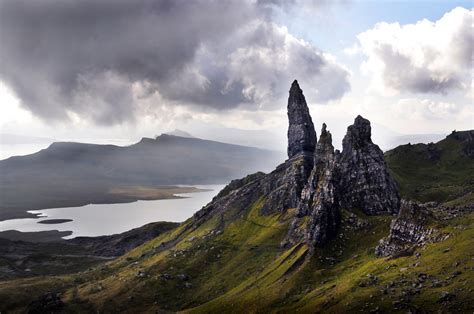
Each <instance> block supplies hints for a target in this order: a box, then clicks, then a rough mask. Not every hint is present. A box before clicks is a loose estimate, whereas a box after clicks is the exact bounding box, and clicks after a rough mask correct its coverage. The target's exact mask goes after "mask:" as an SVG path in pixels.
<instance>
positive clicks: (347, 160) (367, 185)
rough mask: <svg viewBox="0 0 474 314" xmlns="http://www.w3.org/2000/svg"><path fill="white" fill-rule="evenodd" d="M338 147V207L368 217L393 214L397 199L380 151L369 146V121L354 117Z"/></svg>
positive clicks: (395, 211)
mask: <svg viewBox="0 0 474 314" xmlns="http://www.w3.org/2000/svg"><path fill="white" fill-rule="evenodd" d="M342 146H343V150H342V154H341V158H340V161H339V169H340V177H341V180H340V182H339V189H340V194H341V200H340V201H341V206H342V207H343V208H347V209H353V208H358V209H360V210H362V211H363V212H364V213H366V214H368V215H378V214H386V213H388V214H394V213H397V212H398V209H399V207H400V195H399V193H398V189H397V186H396V184H395V181H394V180H393V179H392V178H391V176H390V174H389V172H388V169H387V165H386V163H385V160H384V157H383V152H382V150H381V149H380V148H379V147H378V146H377V145H375V144H374V143H372V139H371V127H370V122H369V120H367V119H364V118H363V117H361V116H357V118H356V119H355V121H354V124H353V125H351V126H349V127H348V128H347V134H346V136H345V137H344V139H343V141H342Z"/></svg>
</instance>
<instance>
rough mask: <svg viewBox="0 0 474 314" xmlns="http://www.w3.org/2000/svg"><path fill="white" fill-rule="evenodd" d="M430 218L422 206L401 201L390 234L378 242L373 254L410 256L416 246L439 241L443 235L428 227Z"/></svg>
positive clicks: (429, 214)
mask: <svg viewBox="0 0 474 314" xmlns="http://www.w3.org/2000/svg"><path fill="white" fill-rule="evenodd" d="M430 218H433V216H432V215H431V213H430V212H429V211H428V209H427V208H425V207H424V206H422V205H420V204H417V203H415V202H411V201H402V205H401V207H400V213H399V215H398V217H397V218H396V219H394V220H392V223H391V224H390V234H389V235H388V237H386V238H384V239H382V240H380V242H379V245H378V246H377V247H376V248H375V254H376V255H377V256H391V257H396V256H400V255H404V254H412V253H413V250H414V249H415V248H416V247H417V246H422V245H424V244H426V243H430V242H436V241H439V240H441V239H442V238H443V235H441V234H440V233H439V231H438V230H436V229H435V228H433V227H430V226H429V222H430Z"/></svg>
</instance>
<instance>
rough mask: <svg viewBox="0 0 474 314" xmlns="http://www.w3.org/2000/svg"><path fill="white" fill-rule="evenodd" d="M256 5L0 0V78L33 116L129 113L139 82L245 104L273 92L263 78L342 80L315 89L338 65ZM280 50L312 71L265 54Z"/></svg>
mask: <svg viewBox="0 0 474 314" xmlns="http://www.w3.org/2000/svg"><path fill="white" fill-rule="evenodd" d="M263 11H264V9H262V7H261V6H260V5H255V4H254V3H252V2H245V1H179V0H174V1H171V0H170V1H165V0H160V1H154V0H135V1H129V0H101V1H96V0H80V1H78V0H61V1H58V0H35V1H26V0H0V40H1V47H0V58H1V63H0V80H2V81H4V82H5V83H6V84H7V85H8V86H10V87H11V88H12V90H13V91H14V92H15V93H16V94H17V95H18V96H19V98H20V99H21V100H22V104H23V105H24V106H25V107H27V108H28V109H29V110H30V111H32V112H33V113H34V114H36V115H38V116H40V117H42V118H45V119H56V120H61V119H65V118H66V117H67V113H68V112H69V113H74V114H77V115H78V116H80V117H86V118H91V119H93V120H94V121H96V122H97V123H100V124H114V123H120V122H123V121H128V120H133V119H134V117H135V116H136V114H137V112H136V111H137V108H138V107H139V101H140V99H139V98H140V97H143V90H144V89H148V93H149V94H159V95H160V97H161V98H160V99H163V100H164V101H172V102H178V103H180V104H183V105H188V106H196V105H197V106H199V108H201V109H200V110H206V108H210V109H225V108H233V107H236V106H239V105H242V104H246V105H247V106H249V107H250V108H252V105H255V107H257V106H256V105H258V106H262V103H261V102H262V101H264V99H262V97H260V96H265V95H266V96H268V97H269V98H270V99H272V98H273V99H274V98H275V97H276V95H275V94H274V93H273V91H272V89H271V87H272V86H274V85H275V84H274V83H271V82H275V81H277V79H278V80H281V81H282V82H283V83H284V84H285V86H286V85H288V82H289V81H290V80H291V79H292V78H294V77H295V75H303V74H304V75H307V76H308V80H309V81H314V80H315V79H317V78H318V76H320V75H321V73H323V72H324V73H325V75H332V74H334V73H335V75H336V76H337V77H338V78H340V79H341V80H342V83H338V84H334V86H328V87H329V88H331V87H334V88H335V89H332V90H328V91H327V92H325V91H321V90H318V89H317V88H315V92H316V94H318V95H319V96H318V98H317V99H318V100H321V101H326V100H328V99H333V98H338V97H341V95H342V94H343V93H344V92H345V91H346V90H347V89H348V83H347V75H348V74H347V72H346V71H345V70H344V69H342V68H341V67H340V66H339V65H337V64H335V63H331V62H330V61H329V60H326V59H325V57H324V56H323V55H322V53H320V52H319V51H318V50H316V49H315V48H314V47H312V46H310V45H309V44H307V43H303V42H301V41H297V40H296V39H294V37H292V36H291V35H290V34H287V33H285V32H282V29H281V28H279V27H278V26H277V25H275V24H273V23H272V22H271V21H269V20H268V19H266V18H264V17H263V16H264V15H265V13H264V12H263ZM288 40H290V42H291V43H290V45H286V46H285V44H286V43H287V42H288ZM272 45H273V46H272ZM279 45H283V46H284V47H280V46H279ZM270 49H271V50H274V51H276V54H275V53H273V54H272V53H271V51H269V50H270ZM262 52H263V54H262ZM265 54H266V57H264V58H263V59H262V58H261V57H260V58H259V57H258V56H259V55H263V56H265ZM283 54H287V57H288V58H289V60H290V61H289V62H290V63H291V64H296V63H300V64H299V65H298V66H301V67H305V68H309V69H314V72H313V73H303V71H302V70H301V69H297V70H296V71H289V73H285V72H284V70H285V71H286V70H291V69H290V68H289V66H290V65H291V64H286V65H285V64H283V65H281V66H280V65H279V64H278V62H277V60H270V59H265V58H275V57H283ZM236 62H248V64H245V65H243V66H244V67H245V70H242V69H241V68H240V66H239V65H238V64H236ZM252 62H254V63H252ZM260 62H265V63H266V64H267V65H266V66H263V65H262V64H259V63H260ZM254 68H258V69H259V70H260V71H267V72H268V73H254V70H253V69H254ZM275 68H276V69H275ZM333 72H334V73H333ZM275 75H277V76H279V77H274V76H275ZM304 78H305V77H303V78H301V79H304ZM321 81H323V82H326V81H327V80H325V79H324V78H321ZM255 88H257V89H265V92H264V93H263V94H262V93H261V92H260V94H258V91H252V89H255ZM137 89H139V90H140V91H141V96H137ZM285 90H286V88H285ZM257 102H258V103H257ZM263 105H265V104H263Z"/></svg>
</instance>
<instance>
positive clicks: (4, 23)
mask: <svg viewBox="0 0 474 314" xmlns="http://www.w3.org/2000/svg"><path fill="white" fill-rule="evenodd" d="M473 16H474V13H473V9H472V3H471V2H470V1H350V0H346V1H344V0H341V1H328V0H319V1H309V0H308V1H302V0H301V1H300V0H285V1H284V0H254V1H252V0H249V1H240V0H239V1H237V0H229V1H211V0H209V1H204V0H203V1H198V0H192V1H184V0H182V1H180V0H177V1H170V0H136V1H133V2H130V1H128V0H113V1H112V0H104V1H95V0H80V1H79V0H36V1H27V0H0V41H1V43H2V44H1V46H0V133H12V134H19V135H25V136H41V137H47V138H54V139H57V140H74V141H89V142H96V143H108V142H113V143H132V142H134V141H136V140H138V139H140V138H141V137H143V136H148V137H152V136H155V135H158V134H160V133H163V132H167V131H171V130H174V129H180V130H184V131H187V132H189V133H191V134H193V135H194V136H198V137H205V138H210V139H216V140H222V141H228V142H234V143H240V144H246V145H252V146H260V147H267V148H274V149H277V148H278V147H281V149H282V150H283V149H285V137H286V130H287V117H286V102H287V97H288V90H289V87H290V85H291V82H292V81H293V80H294V79H297V80H298V82H299V84H300V86H301V88H302V89H303V91H304V94H305V96H306V100H307V102H308V104H309V107H310V112H311V115H312V117H313V121H314V122H315V125H316V128H317V133H318V134H319V128H320V125H321V124H322V123H323V122H326V123H327V124H328V129H329V130H331V131H332V132H333V134H334V136H333V138H334V140H335V142H337V141H340V140H341V139H342V136H343V134H344V132H345V129H346V127H347V126H348V125H349V124H351V123H352V121H353V119H354V118H355V116H357V115H358V114H360V115H362V116H364V117H366V118H368V119H369V120H370V121H371V122H372V125H373V128H374V132H373V134H374V137H377V136H378V138H379V139H382V140H383V138H384V136H396V135H397V136H398V135H404V134H447V133H450V132H451V131H452V130H454V129H457V130H463V129H473V128H474V108H473V97H474V92H473V83H472V82H473V68H472V62H473V42H474V31H473ZM335 146H336V147H338V146H339V145H338V143H335Z"/></svg>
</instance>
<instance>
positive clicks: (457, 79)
mask: <svg viewBox="0 0 474 314" xmlns="http://www.w3.org/2000/svg"><path fill="white" fill-rule="evenodd" d="M473 17H474V11H473V10H467V9H465V8H460V7H458V8H455V9H453V10H452V11H450V12H448V13H446V14H445V15H444V16H443V17H441V18H440V19H439V20H438V21H436V22H431V21H429V20H426V19H424V20H421V21H418V22H417V23H416V24H406V25H400V24H399V23H385V22H382V23H378V24H376V25H375V26H374V28H372V29H370V30H367V31H365V32H363V33H361V34H359V35H358V40H359V44H360V51H361V52H362V53H363V54H365V55H366V56H367V60H366V61H365V62H364V63H363V64H362V71H363V72H364V73H366V74H369V75H371V76H372V87H375V89H377V90H381V91H383V92H385V93H389V94H394V93H399V92H411V93H438V94H447V93H449V92H451V91H455V90H461V91H464V92H466V93H468V92H469V90H470V89H471V88H472V86H471V75H472V74H471V73H472V53H473V42H474V32H473Z"/></svg>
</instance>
